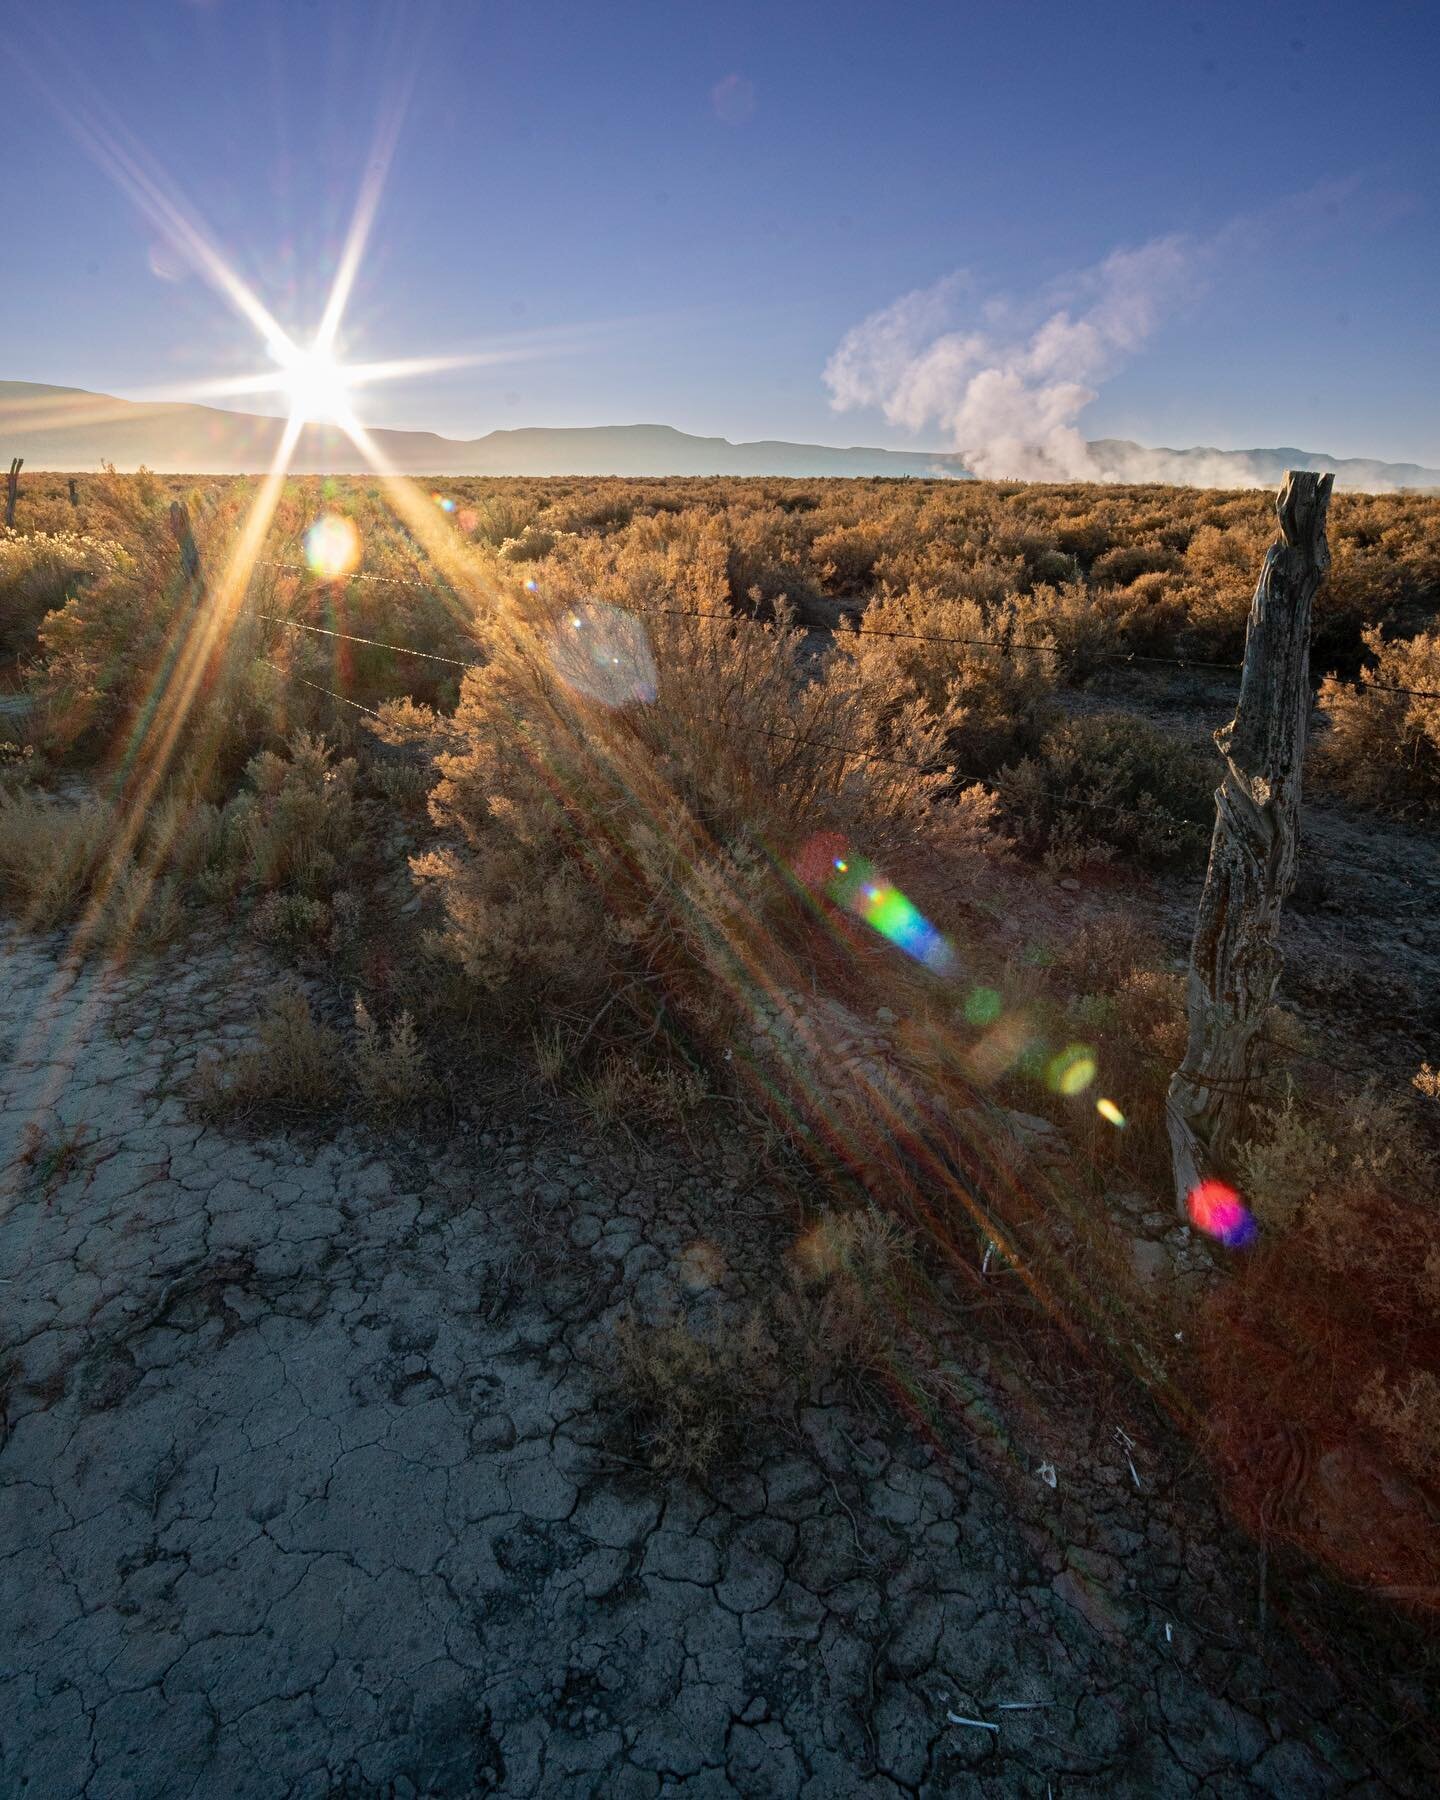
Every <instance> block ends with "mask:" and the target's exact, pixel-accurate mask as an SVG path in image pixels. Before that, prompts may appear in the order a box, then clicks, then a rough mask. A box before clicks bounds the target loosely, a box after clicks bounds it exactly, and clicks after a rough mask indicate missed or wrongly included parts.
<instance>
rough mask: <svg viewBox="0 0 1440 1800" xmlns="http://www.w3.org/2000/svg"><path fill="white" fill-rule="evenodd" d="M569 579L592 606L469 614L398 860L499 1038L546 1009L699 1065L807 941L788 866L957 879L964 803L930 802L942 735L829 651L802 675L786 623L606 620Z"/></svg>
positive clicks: (969, 841)
mask: <svg viewBox="0 0 1440 1800" xmlns="http://www.w3.org/2000/svg"><path fill="white" fill-rule="evenodd" d="M645 523H646V522H645V521H637V525H636V529H637V530H639V528H640V526H641V525H643V524H645ZM608 542H609V540H594V541H592V543H593V547H595V548H602V549H603V548H604V547H605V546H606V545H607V544H608ZM685 566H688V568H689V569H690V570H691V572H692V574H699V572H700V570H699V568H697V565H696V564H695V563H694V561H690V562H688V564H687V565H685ZM701 567H703V565H701ZM676 572H677V573H678V572H679V571H678V570H677V571H676ZM644 573H645V571H643V570H638V569H632V570H631V571H630V575H631V576H632V577H633V578H634V580H636V581H637V582H638V581H639V580H640V577H641V576H642V575H643V574H644ZM586 574H587V576H595V577H599V578H600V579H598V580H597V582H596V585H600V586H601V587H602V594H601V596H600V597H599V598H598V599H591V598H589V597H582V596H584V589H581V590H580V591H579V592H577V591H576V587H575V586H573V585H572V586H570V587H569V589H568V591H567V581H566V579H565V578H561V579H559V580H557V581H556V582H555V583H554V584H552V586H551V588H550V589H549V591H548V592H547V593H546V594H545V595H543V596H540V595H537V596H533V597H531V596H527V597H525V599H524V600H522V601H518V602H517V603H516V604H514V605H513V606H512V607H510V608H508V609H507V610H506V611H505V612H504V613H503V614H501V615H498V616H496V617H495V618H493V619H492V620H489V621H485V622H482V624H481V626H480V628H479V629H480V632H481V634H482V636H483V639H484V646H485V651H486V661H485V663H484V664H483V666H481V667H479V668H477V669H474V670H472V671H471V672H470V673H469V674H467V676H466V678H465V682H464V686H463V689H462V696H461V703H460V707H459V710H458V712H457V714H456V717H455V719H454V721H453V726H451V727H449V728H447V730H446V733H445V735H444V737H443V738H442V739H441V741H440V742H439V744H438V746H437V756H436V766H437V769H438V772H439V776H440V780H439V784H438V786H437V787H436V789H435V792H434V794H433V795H432V799H431V812H432V816H433V817H434V819H435V821H436V823H437V824H438V825H439V826H440V827H441V828H442V829H443V830H444V831H445V832H446V833H447V834H448V836H449V838H450V843H449V845H448V846H447V847H446V848H444V849H441V850H438V851H436V852H434V853H432V854H430V855H428V856H426V857H424V858H421V859H419V860H418V861H417V863H416V864H415V867H416V870H417V873H418V874H419V875H420V876H421V877H422V878H424V879H429V880H433V881H434V882H435V883H437V884H438V887H439V889H440V892H441V895H442V897H443V900H444V904H445V909H446V914H447V919H448V924H447V928H446V930H445V932H444V934H443V938H442V940H441V942H442V945H443V948H444V949H445V951H446V952H447V953H448V954H449V955H451V956H453V957H454V958H455V959H456V960H457V961H458V962H459V963H460V964H461V966H462V967H463V968H464V969H465V970H466V971H467V973H468V974H469V975H470V977H471V978H472V979H473V980H474V981H475V982H476V983H477V984H479V985H480V986H481V987H483V988H485V989H487V990H489V991H491V992H492V993H494V994H497V995H504V996H506V997H508V1001H509V1003H510V1004H511V1006H512V1014H513V1016H514V1018H515V1021H516V1023H517V1024H518V1025H520V1026H521V1027H522V1028H525V1029H528V1028H529V1025H530V1023H531V1022H532V1021H533V1017H534V1010H535V1009H536V1008H537V1007H541V1006H546V1005H548V1006H554V1005H557V1004H558V1005H563V1006H566V1007H568V1008H570V1009H571V1011H572V1013H573V1014H574V1015H575V1016H577V1017H579V1018H581V1019H587V1018H591V1017H594V1016H595V1015H597V1014H598V1013H599V1011H600V1009H601V1007H602V1006H605V1007H607V1008H608V1009H609V1011H610V1013H611V1016H610V1017H609V1019H608V1021H607V1024H608V1026H609V1027H617V1026H623V1024H624V1022H625V1021H626V1020H627V1018H628V1019H629V1020H632V1021H640V1022H643V1024H644V1025H645V1027H646V1028H647V1033H648V1032H653V1031H654V1030H655V1029H656V1027H657V1024H658V1022H659V1020H660V1017H661V1015H662V1013H665V1012H666V1011H667V1009H668V1011H669V1012H670V1013H672V1014H674V1015H677V1016H678V1017H680V1018H682V1019H684V1020H685V1021H686V1023H687V1028H688V1030H690V1031H691V1032H692V1033H693V1034H694V1035H695V1036H696V1038H698V1040H699V1042H700V1044H701V1045H703V1046H705V1047H706V1048H707V1049H709V1050H711V1051H713V1049H714V1048H715V1047H716V1046H717V1045H718V1043H719V1042H723V1041H727V1040H728V1038H729V1036H730V1033H729V1031H728V1029H723V1028H722V1022H723V1021H724V1020H726V1019H728V1018H729V1017H730V1016H731V1015H732V1014H733V1013H734V1012H735V1011H736V1010H737V1009H743V1008H744V1007H745V1006H747V1005H748V995H749V993H750V992H751V990H752V988H753V987H755V986H759V987H760V988H762V989H763V988H764V986H765V985H766V983H767V982H768V981H771V980H773V979H774V978H775V977H774V975H773V974H772V973H771V970H772V969H775V968H778V967H779V966H780V965H782V964H783V963H784V962H785V960H786V958H787V956H789V955H791V954H793V953H795V952H796V951H797V950H798V949H799V948H800V947H802V946H803V945H805V944H806V943H807V942H808V941H809V940H810V939H811V937H812V936H813V920H814V913H813V901H812V899H811V897H810V895H809V894H808V892H806V891H804V890H803V889H802V888H800V886H799V885H798V884H797V881H796V880H795V878H794V875H793V874H792V872H791V864H792V860H793V859H794V858H795V857H796V855H797V853H798V852H800V851H801V850H802V848H803V847H804V846H805V845H806V844H807V843H808V842H809V841H811V840H812V839H813V838H814V837H815V835H816V834H817V833H821V832H830V833H833V834H835V835H836V837H837V838H838V839H839V841H841V842H843V843H846V844H854V845H858V846H860V847H861V849H862V850H863V852H864V853H865V854H866V855H868V856H871V857H872V858H873V859H874V860H875V861H876V862H877V863H878V864H880V865H881V866H882V867H894V866H895V864H896V863H897V862H899V861H904V860H915V859H918V858H919V857H923V858H924V859H925V861H926V863H927V864H928V867H929V871H930V879H931V881H932V882H934V883H936V884H940V883H943V882H945V881H946V879H947V877H948V878H949V880H951V881H952V882H953V881H954V880H955V878H956V874H957V871H958V870H959V869H960V868H961V867H972V868H973V867H974V866H975V864H976V854H975V850H976V840H977V839H980V840H982V841H983V839H984V836H985V832H984V814H985V808H984V807H983V806H982V805H980V804H979V803H978V802H976V801H975V800H973V799H972V800H971V801H969V802H967V803H965V804H960V805H951V804H940V803H939V802H940V800H941V796H942V793H943V792H944V790H945V788H946V786H947V778H946V775H945V774H944V772H943V769H944V761H945V757H944V746H943V739H944V729H945V722H944V721H943V720H935V719H932V718H931V717H929V716H927V715H926V713H925V711H924V709H923V708H921V707H920V706H919V704H918V703H916V702H915V701H913V700H911V699H908V698H907V697H906V696H904V695H903V694H899V695H897V694H893V693H891V694H889V695H883V696H882V695H877V694H876V692H875V689H874V688H873V686H871V685H868V684H866V683H865V682H864V681H862V680H861V679H860V677H859V675H858V673H857V671H856V669H855V666H854V664H853V662H852V661H851V660H850V659H849V658H848V657H844V656H838V655H836V656H831V657H830V658H828V659H825V660H823V661H822V662H821V663H820V664H819V665H811V666H810V667H809V668H808V669H806V668H804V667H802V664H801V658H800V649H801V634H800V633H799V632H798V631H797V630H796V629H795V628H793V627H791V626H789V625H783V624H782V625H780V626H776V627H774V628H769V627H766V628H760V627H755V626H749V625H746V626H741V627H733V626H731V625H730V624H729V623H728V622H726V621H724V620H721V621H716V620H710V619H707V620H696V621H688V620H687V621H679V620H669V619H665V618H663V617H659V616H656V615H655V614H654V613H653V612H649V611H647V612H644V613H640V614H630V613H628V612H626V611H625V610H624V600H625V597H626V596H627V595H628V594H629V592H630V591H631V589H630V581H629V579H626V580H625V581H623V582H621V583H619V584H615V583H612V584H611V585H610V591H611V592H612V593H615V594H616V603H615V605H614V606H613V607H611V606H609V605H607V604H605V596H604V594H603V588H604V585H605V583H604V581H603V573H602V571H601V570H599V569H598V568H596V567H595V566H594V565H592V566H591V568H590V569H588V570H587V571H586ZM649 574H650V576H651V577H653V579H654V580H655V582H656V583H657V584H658V583H660V582H662V581H663V580H664V577H665V561H664V560H663V559H662V560H661V562H660V566H659V568H658V569H657V568H655V567H653V566H652V567H651V568H650V570H649ZM710 574H711V576H712V577H713V576H715V575H717V574H718V571H717V570H715V569H714V567H713V565H712V566H711V569H710ZM570 580H571V581H574V580H575V578H574V577H571V578H570ZM590 585H591V584H590V581H589V580H587V582H586V586H587V587H589V586H590ZM592 591H593V590H592ZM707 610H708V609H707ZM577 619H578V620H579V621H580V624H579V625H578V626H577V625H576V623H575V621H576V620H577ZM877 752H878V755H875V754H870V753H877ZM882 758H884V759H885V760H881V759H882ZM942 891H943V890H942ZM922 903H923V900H922ZM704 1053H705V1051H704V1050H702V1051H701V1054H704Z"/></svg>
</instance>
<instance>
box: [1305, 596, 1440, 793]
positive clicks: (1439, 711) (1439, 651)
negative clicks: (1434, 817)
mask: <svg viewBox="0 0 1440 1800" xmlns="http://www.w3.org/2000/svg"><path fill="white" fill-rule="evenodd" d="M1364 637H1365V647H1366V649H1367V650H1368V651H1369V652H1370V654H1371V655H1372V656H1373V657H1374V658H1375V661H1374V664H1373V665H1372V666H1371V667H1369V668H1366V669H1363V670H1362V671H1361V674H1360V681H1359V685H1358V686H1352V685H1351V684H1350V683H1348V682H1342V681H1337V680H1335V679H1334V678H1333V677H1332V678H1331V679H1329V680H1327V681H1326V682H1325V683H1324V685H1323V686H1322V687H1321V690H1320V704H1321V706H1322V707H1323V708H1324V710H1325V714H1326V716H1327V718H1328V719H1329V721H1330V732H1329V735H1328V737H1327V738H1326V739H1324V740H1322V744H1321V752H1320V762H1321V767H1322V769H1323V770H1324V772H1325V773H1326V774H1327V776H1328V777H1329V778H1330V779H1331V780H1332V781H1333V782H1334V783H1335V785H1336V786H1337V787H1338V788H1339V789H1340V790H1341V792H1342V793H1345V794H1348V795H1349V796H1350V797H1351V798H1352V799H1355V800H1360V801H1363V802H1365V803H1366V804H1367V805H1371V806H1383V807H1395V806H1399V807H1407V806H1408V807H1412V808H1415V809H1420V810H1426V811H1433V810H1434V809H1435V808H1436V807H1437V806H1440V698H1434V697H1432V696H1440V631H1433V632H1429V633H1421V634H1420V635H1419V636H1416V637H1413V638H1398V639H1392V640H1390V641H1389V642H1386V641H1385V640H1384V639H1383V638H1382V637H1381V635H1380V632H1379V630H1378V629H1376V628H1371V629H1370V630H1368V631H1366V632H1365V634H1364ZM1393 688H1409V689H1413V690H1418V691H1416V692H1412V693H1408V694H1406V693H1393V692H1389V691H1387V690H1389V689H1393Z"/></svg>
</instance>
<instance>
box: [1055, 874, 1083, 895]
mask: <svg viewBox="0 0 1440 1800" xmlns="http://www.w3.org/2000/svg"><path fill="white" fill-rule="evenodd" d="M1059 886H1061V887H1062V888H1064V890H1065V892H1066V893H1067V894H1078V893H1079V892H1080V883H1079V882H1078V881H1077V880H1076V879H1075V877H1074V876H1073V875H1067V876H1065V878H1064V880H1062V881H1061V882H1060V883H1059Z"/></svg>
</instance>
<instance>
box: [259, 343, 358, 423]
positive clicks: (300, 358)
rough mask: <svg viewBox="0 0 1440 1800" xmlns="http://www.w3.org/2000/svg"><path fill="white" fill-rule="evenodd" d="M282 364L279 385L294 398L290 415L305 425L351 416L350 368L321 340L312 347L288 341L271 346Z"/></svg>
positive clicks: (273, 354) (272, 352)
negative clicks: (343, 364) (348, 373)
mask: <svg viewBox="0 0 1440 1800" xmlns="http://www.w3.org/2000/svg"><path fill="white" fill-rule="evenodd" d="M269 349H270V354H271V356H273V357H274V359H275V361H276V362H277V363H278V364H279V365H280V375H279V378H278V381H277V383H276V385H277V386H278V387H279V388H280V389H281V391H282V392H283V393H284V394H286V395H287V396H288V398H289V401H290V417H291V419H292V420H294V421H295V422H296V423H298V424H301V425H312V424H313V425H338V424H342V423H343V422H344V421H345V420H346V419H348V418H349V417H350V416H351V407H350V385H349V379H348V376H347V372H346V370H345V369H344V368H343V367H342V366H341V364H340V363H338V362H337V361H336V360H335V358H334V356H333V355H332V354H331V353H330V351H329V350H328V349H327V348H325V347H324V346H323V345H321V344H312V345H311V346H310V348H309V349H308V350H306V349H302V348H301V347H300V346H299V345H296V344H292V343H288V342H275V343H272V344H271V345H270V346H269Z"/></svg>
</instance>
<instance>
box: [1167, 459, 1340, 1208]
mask: <svg viewBox="0 0 1440 1800" xmlns="http://www.w3.org/2000/svg"><path fill="white" fill-rule="evenodd" d="M1333 480H1334V477H1333V476H1331V475H1315V474H1310V473H1306V472H1299V471H1296V470H1293V469H1292V470H1291V471H1289V472H1288V473H1287V474H1286V476H1285V481H1284V484H1283V485H1282V487H1281V489H1280V493H1279V495H1278V497H1277V499H1276V502H1275V510H1276V513H1277V515H1278V516H1279V520H1280V536H1279V539H1278V540H1277V541H1276V542H1275V543H1273V544H1272V545H1271V546H1270V548H1269V550H1268V551H1267V552H1266V553H1265V566H1264V568H1263V569H1262V570H1261V571H1260V581H1259V584H1258V586H1257V587H1256V589H1255V598H1254V600H1253V602H1252V603H1251V607H1250V623H1249V626H1248V628H1247V630H1246V635H1245V666H1244V671H1243V673H1242V674H1241V677H1240V699H1239V701H1238V703H1237V705H1236V708H1235V717H1234V719H1232V720H1231V722H1230V723H1229V724H1228V725H1226V726H1223V727H1222V728H1221V729H1220V730H1219V731H1217V732H1216V733H1215V742H1216V744H1217V745H1218V746H1219V749H1220V754H1221V755H1222V756H1223V757H1224V759H1225V775H1224V777H1223V779H1222V781H1221V783H1220V786H1219V787H1218V788H1217V789H1216V792H1215V835H1214V837H1213V838H1212V839H1211V843H1210V866H1209V868H1208V869H1207V871H1206V874H1205V888H1204V892H1203V893H1202V895H1201V897H1200V914H1199V917H1198V919H1197V920H1196V924H1195V939H1194V943H1193V945H1192V947H1191V951H1190V977H1189V994H1188V1000H1189V1022H1190V1030H1189V1038H1188V1042H1187V1044H1186V1049H1185V1060H1184V1061H1183V1062H1182V1063H1181V1064H1180V1067H1179V1068H1178V1069H1177V1070H1176V1071H1175V1074H1174V1076H1173V1077H1172V1078H1171V1082H1170V1092H1169V1095H1168V1097H1167V1101H1166V1119H1167V1124H1168V1126H1169V1130H1170V1148H1171V1154H1172V1157H1173V1161H1174V1169H1175V1192H1176V1198H1177V1200H1178V1202H1179V1206H1180V1211H1181V1213H1182V1214H1184V1213H1185V1212H1186V1210H1187V1206H1188V1202H1189V1197H1190V1195H1191V1193H1192V1192H1193V1190H1194V1189H1195V1187H1196V1186H1197V1185H1198V1184H1199V1183H1200V1182H1201V1181H1203V1180H1205V1179H1206V1177H1207V1176H1208V1175H1210V1174H1211V1173H1212V1172H1213V1171H1214V1170H1215V1169H1216V1168H1217V1167H1219V1166H1223V1163H1224V1159H1225V1155H1226V1152H1227V1151H1228V1149H1229V1147H1230V1145H1231V1142H1232V1140H1233V1138H1234V1133H1235V1127H1236V1125H1237V1124H1238V1123H1239V1121H1240V1118H1241V1115H1242V1110H1243V1108H1244V1105H1245V1093H1246V1087H1247V1085H1248V1082H1249V1079H1250V1073H1251V1063H1252V1059H1253V1055H1254V1051H1255V1046H1256V1040H1257V1038H1258V1036H1259V1033H1260V1028H1261V1026H1262V1025H1263V1023H1264V1020H1265V1014H1266V1011H1267V1009H1268V1008H1269V1005H1270V1002H1271V999H1272V998H1273V996H1274V993H1275V984H1276V982H1277V981H1278V980H1279V978H1280V952H1279V949H1278V947H1277V943H1276V939H1277V936H1278V933H1279V925H1280V909H1281V907H1282V906H1283V904H1284V902H1285V900H1286V899H1287V897H1288V896H1289V893H1290V890H1291V888H1292V887H1293V886H1294V883H1295V863H1296V851H1297V845H1298V838H1299V814H1300V772H1301V765H1302V763H1303V761H1304V757H1305V735H1306V724H1307V721H1308V719H1309V715H1310V705H1311V694H1310V610H1311V606H1312V603H1313V602H1314V599H1315V593H1316V590H1317V589H1318V588H1319V586H1320V583H1321V581H1322V580H1323V579H1324V577H1325V571H1326V569H1327V568H1329V566H1330V551H1329V547H1328V545H1327V544H1326V541H1325V514H1326V510H1327V508H1328V507H1329V504H1330V488H1331V484H1332V482H1333Z"/></svg>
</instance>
